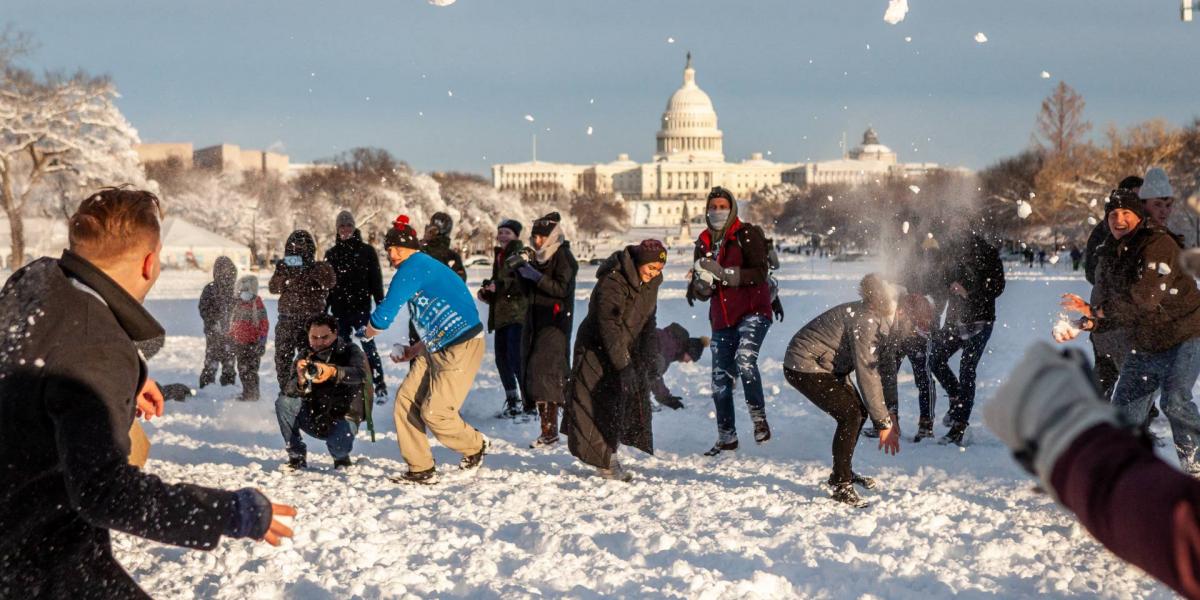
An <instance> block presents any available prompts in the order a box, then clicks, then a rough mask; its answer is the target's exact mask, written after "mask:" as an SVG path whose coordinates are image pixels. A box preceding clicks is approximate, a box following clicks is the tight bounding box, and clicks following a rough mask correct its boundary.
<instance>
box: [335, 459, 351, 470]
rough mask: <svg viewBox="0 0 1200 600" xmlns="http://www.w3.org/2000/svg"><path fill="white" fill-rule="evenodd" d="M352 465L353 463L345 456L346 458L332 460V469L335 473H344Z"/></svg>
mask: <svg viewBox="0 0 1200 600" xmlns="http://www.w3.org/2000/svg"><path fill="white" fill-rule="evenodd" d="M353 464H354V461H352V460H350V457H349V456H347V457H346V458H335V459H333V468H334V470H337V471H345V470H346V469H349V468H350V465H353Z"/></svg>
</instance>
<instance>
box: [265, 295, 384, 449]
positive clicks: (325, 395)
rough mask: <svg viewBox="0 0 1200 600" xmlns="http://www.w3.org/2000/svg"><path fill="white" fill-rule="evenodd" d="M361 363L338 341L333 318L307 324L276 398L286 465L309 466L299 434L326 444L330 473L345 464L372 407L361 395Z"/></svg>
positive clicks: (356, 352) (358, 353) (354, 348)
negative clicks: (304, 338) (305, 343)
mask: <svg viewBox="0 0 1200 600" xmlns="http://www.w3.org/2000/svg"><path fill="white" fill-rule="evenodd" d="M366 365H367V358H366V355H365V354H363V351H362V348H359V347H358V345H357V344H352V343H350V342H349V341H347V340H345V339H342V338H339V337H338V334H337V319H335V318H333V317H332V316H330V315H317V316H315V317H313V318H312V319H310V320H309V321H308V348H307V349H306V350H305V351H303V352H301V358H300V359H299V360H297V361H296V362H295V364H294V368H293V369H292V371H291V373H289V379H288V382H287V385H286V386H285V387H284V389H283V393H282V394H280V395H279V397H278V399H276V400H275V416H276V417H277V418H278V419H279V432H280V433H282V434H283V441H284V442H285V443H286V444H287V453H288V466H289V467H291V468H293V469H303V468H305V467H307V466H308V462H307V460H306V448H305V445H304V440H303V438H302V437H301V435H300V432H304V433H307V434H308V435H311V436H312V437H315V438H317V439H319V440H325V445H326V447H327V448H329V454H331V455H332V456H333V467H334V468H335V469H344V468H346V467H349V466H350V464H351V462H350V451H351V450H352V449H353V448H354V431H355V429H356V428H357V424H358V423H359V422H361V421H362V420H363V418H364V416H365V411H367V410H370V404H371V402H370V393H368V392H365V391H364V389H365V387H364V381H366V379H367V369H366ZM364 394H365V395H364Z"/></svg>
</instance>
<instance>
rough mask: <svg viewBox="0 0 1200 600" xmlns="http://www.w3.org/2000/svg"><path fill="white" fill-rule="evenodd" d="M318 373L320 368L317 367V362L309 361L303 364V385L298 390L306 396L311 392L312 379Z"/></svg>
mask: <svg viewBox="0 0 1200 600" xmlns="http://www.w3.org/2000/svg"><path fill="white" fill-rule="evenodd" d="M320 374H321V369H320V368H318V367H317V363H315V362H312V361H309V362H308V364H306V365H304V385H303V386H302V387H301V388H300V391H301V392H302V393H304V395H306V396H307V395H309V394H311V393H312V391H313V380H314V379H316V378H317V377H318V376H319V375H320Z"/></svg>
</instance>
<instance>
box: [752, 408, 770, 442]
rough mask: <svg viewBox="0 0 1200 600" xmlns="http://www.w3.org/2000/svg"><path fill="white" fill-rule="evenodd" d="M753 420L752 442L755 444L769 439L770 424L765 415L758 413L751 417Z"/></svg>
mask: <svg viewBox="0 0 1200 600" xmlns="http://www.w3.org/2000/svg"><path fill="white" fill-rule="evenodd" d="M753 421H754V442H755V443H756V444H762V443H765V442H766V441H767V440H769V439H771V426H770V425H768V424H767V416H766V415H759V416H756V417H753Z"/></svg>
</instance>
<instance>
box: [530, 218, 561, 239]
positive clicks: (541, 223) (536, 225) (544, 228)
mask: <svg viewBox="0 0 1200 600" xmlns="http://www.w3.org/2000/svg"><path fill="white" fill-rule="evenodd" d="M560 222H562V215H560V214H558V213H557V212H552V213H550V214H548V215H546V216H544V217H542V218H540V219H538V220H536V221H534V222H533V235H542V236H545V235H550V234H551V233H552V232H553V231H554V228H555V227H558V224H559V223H560Z"/></svg>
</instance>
